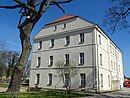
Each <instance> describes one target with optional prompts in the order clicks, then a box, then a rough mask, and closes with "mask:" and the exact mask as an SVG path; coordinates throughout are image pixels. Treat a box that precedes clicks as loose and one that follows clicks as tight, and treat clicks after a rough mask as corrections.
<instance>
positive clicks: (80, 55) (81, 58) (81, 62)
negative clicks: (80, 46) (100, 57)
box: [79, 53, 84, 65]
mask: <svg viewBox="0 0 130 98" xmlns="http://www.w3.org/2000/svg"><path fill="white" fill-rule="evenodd" d="M79 64H80V65H83V64H84V53H80V54H79Z"/></svg>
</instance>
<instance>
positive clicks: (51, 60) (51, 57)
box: [49, 56, 53, 67]
mask: <svg viewBox="0 0 130 98" xmlns="http://www.w3.org/2000/svg"><path fill="white" fill-rule="evenodd" d="M52 65H53V56H50V59H49V67H51V66H52Z"/></svg>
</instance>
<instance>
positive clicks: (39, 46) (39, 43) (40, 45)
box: [38, 41, 42, 50]
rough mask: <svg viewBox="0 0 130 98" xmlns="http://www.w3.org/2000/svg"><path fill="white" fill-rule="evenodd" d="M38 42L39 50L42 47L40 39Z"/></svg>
mask: <svg viewBox="0 0 130 98" xmlns="http://www.w3.org/2000/svg"><path fill="white" fill-rule="evenodd" d="M38 44H39V45H38V50H40V49H41V48H42V41H39V43H38Z"/></svg>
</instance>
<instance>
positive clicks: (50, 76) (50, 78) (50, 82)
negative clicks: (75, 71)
mask: <svg viewBox="0 0 130 98" xmlns="http://www.w3.org/2000/svg"><path fill="white" fill-rule="evenodd" d="M48 76H49V83H48V84H47V86H51V85H52V74H48Z"/></svg>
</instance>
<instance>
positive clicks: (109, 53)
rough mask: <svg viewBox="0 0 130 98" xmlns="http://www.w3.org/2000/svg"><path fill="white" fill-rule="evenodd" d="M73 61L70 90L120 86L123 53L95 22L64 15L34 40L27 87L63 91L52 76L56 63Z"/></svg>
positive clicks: (58, 81)
mask: <svg viewBox="0 0 130 98" xmlns="http://www.w3.org/2000/svg"><path fill="white" fill-rule="evenodd" d="M67 59H70V60H73V61H74V62H75V64H76V67H77V68H78V69H79V72H78V74H77V75H76V76H75V77H74V78H72V79H71V88H72V89H77V90H78V89H80V87H82V88H84V89H86V90H87V89H89V90H96V91H105V90H106V91H108V90H115V89H120V88H122V87H123V81H124V74H123V62H122V51H121V50H120V49H119V48H118V46H117V45H116V44H115V43H114V42H113V41H112V40H111V39H110V38H109V37H108V36H107V35H106V34H105V33H104V31H103V30H102V29H101V28H100V27H99V26H98V25H97V24H95V23H92V22H90V21H88V20H85V19H82V18H80V17H79V16H73V15H66V16H64V17H61V18H59V19H57V20H55V21H53V22H51V23H49V24H46V25H45V26H44V27H43V29H42V30H41V31H40V32H39V33H38V34H37V35H36V36H35V37H34V47H33V50H32V62H31V70H30V83H29V86H30V87H35V86H36V85H37V86H38V87H42V88H55V86H56V87H57V88H63V85H64V84H63V82H62V81H60V79H59V78H58V77H55V76H56V74H57V72H56V68H55V63H56V62H57V61H58V60H61V61H65V60H67Z"/></svg>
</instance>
